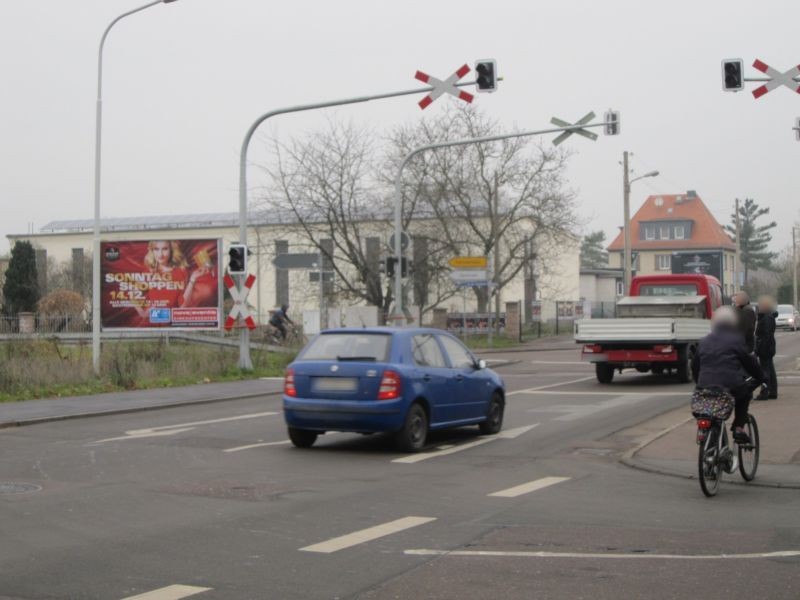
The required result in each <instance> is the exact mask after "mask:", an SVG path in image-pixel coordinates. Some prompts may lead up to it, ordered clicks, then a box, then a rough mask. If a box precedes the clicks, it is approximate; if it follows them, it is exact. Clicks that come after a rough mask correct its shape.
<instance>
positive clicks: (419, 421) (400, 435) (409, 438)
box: [395, 402, 428, 452]
mask: <svg viewBox="0 0 800 600" xmlns="http://www.w3.org/2000/svg"><path fill="white" fill-rule="evenodd" d="M427 439H428V414H427V413H426V412H425V409H424V408H423V407H422V405H421V404H420V403H419V402H415V403H414V404H412V405H411V406H410V407H409V408H408V412H407V413H406V419H405V421H404V422H403V428H402V429H401V430H400V431H398V432H397V433H396V434H395V442H396V444H397V447H398V449H400V450H401V451H403V452H418V451H419V450H421V449H422V448H423V447H424V446H425V441H426V440H427Z"/></svg>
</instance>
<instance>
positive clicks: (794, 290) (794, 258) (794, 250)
mask: <svg viewBox="0 0 800 600" xmlns="http://www.w3.org/2000/svg"><path fill="white" fill-rule="evenodd" d="M798 229H799V228H798V227H792V304H793V305H794V309H795V310H800V309H798V304H797V230H798Z"/></svg>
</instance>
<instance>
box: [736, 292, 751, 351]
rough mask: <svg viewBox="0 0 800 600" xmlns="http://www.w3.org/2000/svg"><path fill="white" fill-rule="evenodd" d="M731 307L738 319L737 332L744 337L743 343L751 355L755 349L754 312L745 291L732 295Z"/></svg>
mask: <svg viewBox="0 0 800 600" xmlns="http://www.w3.org/2000/svg"><path fill="white" fill-rule="evenodd" d="M733 305H734V307H735V308H736V314H737V315H738V318H739V326H738V329H739V331H741V332H742V335H743V336H744V343H745V345H746V346H747V349H748V350H749V351H750V352H751V353H752V352H755V349H756V311H755V308H754V307H753V305H752V304H750V296H749V294H748V293H747V292H745V291H743V290H742V291H738V292H736V293H735V294H734V295H733Z"/></svg>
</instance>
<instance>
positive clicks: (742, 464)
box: [739, 415, 760, 481]
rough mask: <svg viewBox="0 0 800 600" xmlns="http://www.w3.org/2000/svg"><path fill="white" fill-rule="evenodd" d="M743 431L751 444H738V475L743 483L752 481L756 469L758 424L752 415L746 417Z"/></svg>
mask: <svg viewBox="0 0 800 600" xmlns="http://www.w3.org/2000/svg"><path fill="white" fill-rule="evenodd" d="M744 430H745V431H746V432H747V435H748V436H749V437H750V441H751V442H752V444H749V445H748V444H739V473H741V475H742V478H743V479H744V480H745V481H753V479H754V478H755V476H756V470H757V469H758V457H759V454H760V451H759V439H758V423H756V418H755V417H754V416H753V415H747V423H746V424H745V426H744Z"/></svg>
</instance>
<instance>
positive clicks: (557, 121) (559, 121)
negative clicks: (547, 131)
mask: <svg viewBox="0 0 800 600" xmlns="http://www.w3.org/2000/svg"><path fill="white" fill-rule="evenodd" d="M594 117H595V114H594V112H590V113H589V114H587V115H585V116H583V117H582V118H581V119H580V120H578V122H577V123H574V124H573V123H569V122H567V121H564V120H562V119H559V118H558V117H553V118H552V119H550V122H551V123H552V124H553V125H556V126H557V127H573V126H574V125H586V124H587V123H589V121H591V120H592V119H594ZM573 133H577V134H578V135H582V136H583V137H585V138H589V139H590V140H592V141H594V140H596V139H597V134H596V133H592V132H591V131H586V130H585V129H571V130H570V131H565V132H564V133H562V134H560V135H559V136H558V137H557V138H556V139H554V140H553V145H554V146H558V145H559V144H560V143H561V142H563V141H565V140H566V139H567V138H568V137H569V136H571V135H572V134H573Z"/></svg>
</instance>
